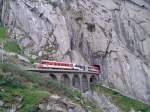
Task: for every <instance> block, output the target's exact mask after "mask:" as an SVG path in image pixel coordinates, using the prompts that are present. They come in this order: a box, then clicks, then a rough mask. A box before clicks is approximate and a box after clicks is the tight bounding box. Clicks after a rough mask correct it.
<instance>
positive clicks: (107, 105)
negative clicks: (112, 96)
mask: <svg viewBox="0 0 150 112" xmlns="http://www.w3.org/2000/svg"><path fill="white" fill-rule="evenodd" d="M85 97H87V98H88V99H90V100H92V101H94V102H95V103H96V104H97V105H98V106H99V107H101V109H102V110H103V112H122V111H121V110H120V109H119V108H118V107H117V106H115V105H114V104H112V103H111V101H110V100H109V99H108V98H107V97H106V96H105V95H103V94H98V93H97V92H94V93H93V94H92V93H91V92H88V93H86V95H85Z"/></svg>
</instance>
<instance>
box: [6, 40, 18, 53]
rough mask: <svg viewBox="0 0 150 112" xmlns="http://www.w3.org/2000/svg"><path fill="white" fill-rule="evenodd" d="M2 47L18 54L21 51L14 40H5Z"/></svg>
mask: <svg viewBox="0 0 150 112" xmlns="http://www.w3.org/2000/svg"><path fill="white" fill-rule="evenodd" d="M4 48H5V49H6V51H9V52H14V53H19V54H20V53H21V48H20V46H19V45H18V44H17V43H16V42H14V41H6V43H5V44H4Z"/></svg>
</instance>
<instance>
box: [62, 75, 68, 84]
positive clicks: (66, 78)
mask: <svg viewBox="0 0 150 112" xmlns="http://www.w3.org/2000/svg"><path fill="white" fill-rule="evenodd" d="M61 82H62V83H63V84H65V85H67V86H69V85H70V78H69V76H68V74H63V75H62V77H61Z"/></svg>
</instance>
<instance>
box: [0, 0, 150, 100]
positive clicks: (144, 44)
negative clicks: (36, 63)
mask: <svg viewBox="0 0 150 112" xmlns="http://www.w3.org/2000/svg"><path fill="white" fill-rule="evenodd" d="M1 4H2V5H1V6H2V11H1V15H2V17H1V18H2V19H1V21H2V22H3V23H4V25H6V26H8V28H9V37H10V38H11V39H15V40H16V41H17V42H18V43H19V44H20V46H21V47H22V48H23V49H24V53H25V55H29V54H31V55H33V54H34V55H36V56H41V54H42V53H43V54H44V53H45V54H48V55H49V56H50V58H52V59H55V60H56V59H58V60H67V61H72V62H78V63H94V64H98V65H101V66H102V69H103V70H102V72H103V73H102V76H103V77H102V80H103V83H104V84H106V85H109V86H111V87H113V88H116V89H118V91H120V92H121V93H123V94H125V95H129V96H132V97H134V98H137V99H140V100H143V101H145V102H150V75H149V74H150V45H149V41H150V19H149V18H150V13H149V1H146V0H141V1H140V2H139V1H138V0H56V1H55V0H1ZM27 51H28V52H27ZM28 53H29V54H28Z"/></svg>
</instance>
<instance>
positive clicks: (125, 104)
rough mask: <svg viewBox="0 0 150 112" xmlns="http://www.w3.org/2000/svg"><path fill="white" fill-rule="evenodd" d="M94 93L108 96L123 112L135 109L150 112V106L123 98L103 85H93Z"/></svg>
mask: <svg viewBox="0 0 150 112" xmlns="http://www.w3.org/2000/svg"><path fill="white" fill-rule="evenodd" d="M92 90H93V91H97V92H101V93H103V94H105V95H106V96H108V97H109V98H110V100H111V102H112V103H114V104H116V105H117V106H118V107H119V108H120V109H121V110H122V111H123V112H129V111H130V110H131V108H133V109H134V110H135V111H136V112H137V111H140V112H150V106H149V105H147V104H144V103H142V102H140V101H137V100H134V99H131V98H129V97H126V96H123V95H121V94H120V93H117V92H115V91H112V90H111V89H108V88H105V87H103V86H101V85H93V86H92Z"/></svg>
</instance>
